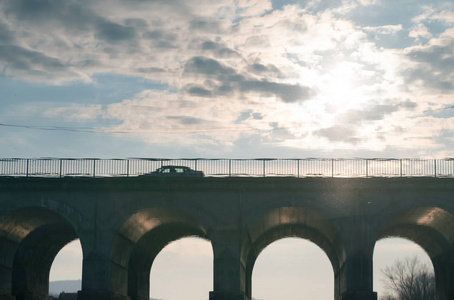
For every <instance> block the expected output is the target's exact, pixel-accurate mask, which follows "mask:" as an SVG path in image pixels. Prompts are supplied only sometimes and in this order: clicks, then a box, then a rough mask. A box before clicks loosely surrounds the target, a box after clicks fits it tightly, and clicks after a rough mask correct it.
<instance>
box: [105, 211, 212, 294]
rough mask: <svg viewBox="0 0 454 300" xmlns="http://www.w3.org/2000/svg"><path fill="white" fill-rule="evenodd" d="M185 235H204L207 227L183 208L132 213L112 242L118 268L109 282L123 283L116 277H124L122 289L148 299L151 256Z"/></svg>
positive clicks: (152, 257) (205, 237) (114, 261)
mask: <svg viewBox="0 0 454 300" xmlns="http://www.w3.org/2000/svg"><path fill="white" fill-rule="evenodd" d="M188 236H197V237H201V238H204V239H207V233H206V230H205V229H204V228H203V227H202V226H201V225H200V224H199V223H198V222H197V221H196V220H195V219H194V218H193V217H192V216H190V215H188V214H186V213H184V212H182V211H179V210H176V209H170V208H150V209H145V210H141V211H139V212H137V213H135V214H134V215H132V216H131V217H130V218H128V219H127V220H126V221H125V222H124V224H123V225H122V227H121V228H120V230H119V232H118V234H117V237H116V239H115V242H114V243H115V244H114V247H113V249H112V255H111V259H112V261H113V263H114V264H113V265H114V266H117V269H118V272H117V274H113V278H112V280H113V282H112V283H113V284H114V285H115V284H118V286H122V283H121V282H115V280H122V279H123V280H124V281H123V282H127V283H128V284H127V287H124V286H123V289H124V290H123V291H122V292H127V295H128V296H129V297H131V299H132V300H148V299H149V292H150V286H149V285H150V284H149V283H150V270H151V266H152V264H153V261H154V259H155V258H156V256H157V255H158V254H159V252H160V251H161V250H162V249H163V248H164V247H165V246H166V245H167V244H169V243H170V242H172V241H175V240H178V239H180V238H183V237H188ZM118 266H119V267H120V268H118ZM118 273H122V274H118ZM126 276H127V278H125V277H126Z"/></svg>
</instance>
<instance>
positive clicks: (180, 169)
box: [175, 168, 184, 173]
mask: <svg viewBox="0 0 454 300" xmlns="http://www.w3.org/2000/svg"><path fill="white" fill-rule="evenodd" d="M175 171H176V172H177V173H184V169H183V168H175Z"/></svg>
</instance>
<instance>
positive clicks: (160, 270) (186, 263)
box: [150, 237, 213, 300]
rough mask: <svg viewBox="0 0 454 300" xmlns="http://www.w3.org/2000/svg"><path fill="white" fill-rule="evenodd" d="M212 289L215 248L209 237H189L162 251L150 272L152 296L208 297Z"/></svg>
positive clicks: (170, 299) (176, 298) (171, 299)
mask: <svg viewBox="0 0 454 300" xmlns="http://www.w3.org/2000/svg"><path fill="white" fill-rule="evenodd" d="M212 289H213V249H212V247H211V243H210V242H209V241H207V240H204V239H201V238H197V237H186V238H182V239H179V240H177V241H173V242H171V243H170V244H168V245H167V246H165V247H164V249H162V250H161V252H159V254H158V255H157V256H156V259H155V260H154V262H153V266H152V267H151V273H150V298H151V299H166V300H179V299H187V300H200V299H206V298H207V297H208V294H209V292H210V291H211V290H212Z"/></svg>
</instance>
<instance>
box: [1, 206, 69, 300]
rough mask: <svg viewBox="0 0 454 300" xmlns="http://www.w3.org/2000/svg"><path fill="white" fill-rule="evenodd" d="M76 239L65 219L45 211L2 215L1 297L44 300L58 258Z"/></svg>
mask: <svg viewBox="0 0 454 300" xmlns="http://www.w3.org/2000/svg"><path fill="white" fill-rule="evenodd" d="M76 238H77V234H76V232H75V230H74V228H73V227H72V225H71V224H70V223H69V222H68V221H67V220H66V219H65V218H63V217H62V216H60V215H58V214H56V213H54V212H52V211H50V210H47V209H44V208H40V207H30V208H24V209H18V210H15V211H13V212H10V213H8V214H6V215H4V216H2V217H1V218H0V244H1V246H0V257H1V259H0V295H12V296H15V297H16V299H17V300H20V299H31V298H33V299H45V298H46V297H47V294H48V289H49V272H50V268H51V266H52V262H53V260H54V258H55V256H56V255H57V254H58V252H59V251H60V250H61V249H62V248H63V247H64V246H65V245H66V244H67V243H69V242H71V241H72V240H74V239H76Z"/></svg>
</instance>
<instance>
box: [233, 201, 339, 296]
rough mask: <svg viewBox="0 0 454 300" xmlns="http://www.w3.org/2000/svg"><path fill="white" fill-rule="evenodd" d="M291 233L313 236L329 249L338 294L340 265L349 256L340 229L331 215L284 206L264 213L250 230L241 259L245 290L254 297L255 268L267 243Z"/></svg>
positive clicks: (305, 237)
mask: <svg viewBox="0 0 454 300" xmlns="http://www.w3.org/2000/svg"><path fill="white" fill-rule="evenodd" d="M287 237H299V238H304V239H307V240H310V241H312V242H313V243H315V244H316V245H317V246H319V247H320V248H321V249H322V250H323V251H324V252H325V253H326V255H327V256H328V259H329V260H330V262H331V265H332V267H333V271H334V274H335V278H336V280H335V281H336V286H335V294H336V295H337V294H338V293H339V288H338V285H339V284H338V274H339V270H340V265H341V263H342V262H343V261H344V260H345V251H344V249H343V246H342V243H341V241H340V237H339V234H338V232H337V231H336V230H335V228H334V227H333V226H332V225H331V224H330V222H329V220H328V219H326V218H325V217H323V216H322V215H320V214H319V213H317V212H315V211H313V210H310V209H307V208H298V207H284V208H279V209H276V210H273V211H271V212H269V213H267V214H266V215H265V216H264V217H262V218H261V219H260V220H259V221H258V222H257V223H255V224H254V225H253V226H252V227H251V228H250V229H249V230H248V232H247V236H246V238H245V239H244V241H243V247H242V255H241V259H242V264H243V266H244V268H245V273H246V274H245V276H246V278H245V279H246V280H245V283H246V287H245V290H246V293H247V295H248V297H249V298H250V299H251V294H252V270H253V268H254V264H255V261H256V260H257V257H258V256H259V254H260V253H261V252H262V250H263V249H265V247H266V246H268V245H269V244H271V243H273V242H274V241H277V240H279V239H282V238H287Z"/></svg>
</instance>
